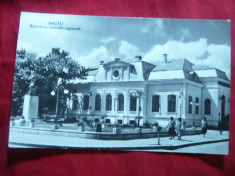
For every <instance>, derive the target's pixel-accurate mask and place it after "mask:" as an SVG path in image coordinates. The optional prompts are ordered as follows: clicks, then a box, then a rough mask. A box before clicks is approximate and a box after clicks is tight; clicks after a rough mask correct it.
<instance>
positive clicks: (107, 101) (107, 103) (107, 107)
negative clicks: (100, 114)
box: [105, 94, 112, 111]
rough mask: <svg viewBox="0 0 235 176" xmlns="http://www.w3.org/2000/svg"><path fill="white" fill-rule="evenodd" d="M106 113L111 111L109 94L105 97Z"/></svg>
mask: <svg viewBox="0 0 235 176" xmlns="http://www.w3.org/2000/svg"><path fill="white" fill-rule="evenodd" d="M105 109H106V111H111V109H112V96H111V95H110V94H108V95H107V96H106V107H105Z"/></svg>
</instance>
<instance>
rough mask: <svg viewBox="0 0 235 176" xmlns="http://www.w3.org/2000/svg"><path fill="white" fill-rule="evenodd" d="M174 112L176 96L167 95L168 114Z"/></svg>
mask: <svg viewBox="0 0 235 176" xmlns="http://www.w3.org/2000/svg"><path fill="white" fill-rule="evenodd" d="M175 111H176V95H168V112H175Z"/></svg>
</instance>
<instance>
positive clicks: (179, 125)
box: [175, 117, 183, 140]
mask: <svg viewBox="0 0 235 176" xmlns="http://www.w3.org/2000/svg"><path fill="white" fill-rule="evenodd" d="M182 126H183V124H182V119H181V117H179V118H178V120H177V122H176V129H175V130H176V134H177V136H178V139H179V140H181V137H182Z"/></svg>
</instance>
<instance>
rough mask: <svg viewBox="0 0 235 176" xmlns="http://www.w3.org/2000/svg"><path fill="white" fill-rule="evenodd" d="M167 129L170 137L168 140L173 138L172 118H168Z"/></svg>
mask: <svg viewBox="0 0 235 176" xmlns="http://www.w3.org/2000/svg"><path fill="white" fill-rule="evenodd" d="M166 128H168V133H169V136H170V139H172V138H173V139H174V138H175V121H174V118H173V117H170V121H169V122H168V125H167V126H166Z"/></svg>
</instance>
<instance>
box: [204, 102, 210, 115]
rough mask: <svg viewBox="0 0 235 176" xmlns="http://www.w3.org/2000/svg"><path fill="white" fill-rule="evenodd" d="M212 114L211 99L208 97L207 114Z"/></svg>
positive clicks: (206, 103)
mask: <svg viewBox="0 0 235 176" xmlns="http://www.w3.org/2000/svg"><path fill="white" fill-rule="evenodd" d="M210 114H211V100H210V99H206V100H205V115H210Z"/></svg>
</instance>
